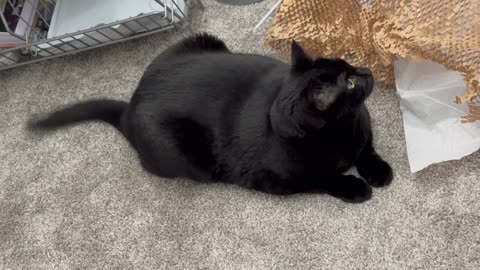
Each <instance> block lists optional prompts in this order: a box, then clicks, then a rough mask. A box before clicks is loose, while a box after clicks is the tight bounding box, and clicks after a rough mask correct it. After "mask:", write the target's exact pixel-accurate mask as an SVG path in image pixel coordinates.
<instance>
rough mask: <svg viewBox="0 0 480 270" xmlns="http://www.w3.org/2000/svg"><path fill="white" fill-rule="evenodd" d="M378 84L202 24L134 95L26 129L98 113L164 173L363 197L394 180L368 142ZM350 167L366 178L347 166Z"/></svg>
mask: <svg viewBox="0 0 480 270" xmlns="http://www.w3.org/2000/svg"><path fill="white" fill-rule="evenodd" d="M372 89H373V77H372V74H371V72H370V70H369V69H367V68H355V67H353V66H351V65H349V64H348V63H347V62H345V61H344V60H341V59H323V58H321V59H316V60H312V59H311V58H310V57H309V56H308V55H307V54H306V53H305V52H304V51H303V49H302V48H301V47H300V46H299V45H298V44H297V43H295V42H293V43H292V65H289V64H286V63H284V62H281V61H279V60H276V59H273V58H269V57H265V56H260V55H251V54H238V53H232V52H230V51H229V50H228V49H227V47H226V46H225V44H224V43H223V42H222V41H221V40H219V39H217V38H216V37H213V36H210V35H208V34H200V35H196V36H194V37H190V38H186V39H184V40H182V41H180V42H179V43H178V44H176V45H174V46H172V47H170V48H168V49H167V50H165V51H164V52H163V53H162V54H160V56H158V57H157V58H156V59H155V60H154V61H153V63H152V64H151V65H150V66H149V67H148V69H147V70H146V72H145V74H144V75H143V77H142V79H141V81H140V83H139V85H138V88H137V90H136V92H135V93H134V95H133V97H132V99H131V101H130V103H126V102H123V101H114V100H91V101H86V102H83V103H79V104H75V105H72V106H70V107H67V108H65V109H62V110H60V111H57V112H55V113H53V114H51V115H50V116H48V117H47V118H45V119H43V120H39V121H33V122H31V123H30V128H32V129H37V130H38V129H54V128H58V127H62V126H65V125H69V124H73V123H78V122H82V121H88V120H101V121H105V122H107V123H110V124H112V125H113V126H115V127H116V128H117V129H118V130H119V131H120V132H121V133H122V134H123V135H124V136H125V137H126V138H127V139H128V140H129V142H130V143H131V144H132V146H133V147H134V148H135V149H136V151H137V152H138V155H139V157H140V160H141V162H142V164H143V166H144V167H145V169H147V170H148V171H149V172H151V173H154V174H156V175H159V176H161V177H168V178H174V177H186V178H190V179H194V180H198V181H221V182H227V183H234V184H238V185H240V186H243V187H247V188H251V189H255V190H259V191H263V192H268V193H273V194H292V193H299V192H326V193H328V194H330V195H332V196H335V197H338V198H341V199H343V200H345V201H348V202H362V201H365V200H367V199H369V198H370V197H371V194H372V189H371V187H370V186H374V187H380V186H384V185H387V184H389V183H390V182H391V180H392V169H391V167H390V166H389V165H388V164H387V163H386V162H385V161H383V160H382V159H381V158H380V157H379V156H378V155H377V154H376V153H375V150H374V147H373V144H372V131H371V127H370V117H369V114H368V111H367V109H366V107H365V105H364V101H365V99H366V98H367V97H368V96H369V95H370V94H371V92H372ZM352 166H356V167H357V169H358V172H359V174H360V175H361V176H362V177H363V178H364V179H365V180H366V182H365V181H364V180H362V179H360V178H358V177H356V176H353V175H343V174H342V173H344V172H345V171H346V170H347V169H349V168H350V167H352ZM367 183H368V184H367Z"/></svg>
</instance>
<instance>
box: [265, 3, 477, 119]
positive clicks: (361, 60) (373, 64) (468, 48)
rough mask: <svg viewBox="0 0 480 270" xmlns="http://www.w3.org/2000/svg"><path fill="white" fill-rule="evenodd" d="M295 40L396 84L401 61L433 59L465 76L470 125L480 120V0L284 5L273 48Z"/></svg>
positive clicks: (463, 98)
mask: <svg viewBox="0 0 480 270" xmlns="http://www.w3.org/2000/svg"><path fill="white" fill-rule="evenodd" d="M293 39H295V40H296V41H297V42H299V43H300V44H302V45H303V46H304V47H305V48H306V50H308V51H309V52H310V53H311V54H313V55H315V56H318V57H319V56H322V57H342V58H346V59H347V60H349V61H350V62H351V63H353V64H354V65H362V66H368V67H370V68H371V69H372V70H373V72H374V74H375V77H376V79H377V81H381V82H385V83H387V84H392V83H393V82H394V75H393V62H394V61H395V59H396V58H397V57H398V56H401V57H405V58H408V59H411V60H417V59H428V60H432V61H434V62H437V63H440V64H443V65H445V66H446V67H447V68H448V69H451V70H457V71H459V72H461V73H462V74H463V75H464V76H465V82H466V83H467V92H466V93H465V95H464V96H461V97H457V98H456V100H455V101H456V102H459V103H468V104H469V107H470V109H471V110H470V115H469V116H467V117H465V119H464V120H465V121H474V120H480V110H479V108H478V107H476V106H478V105H477V104H478V103H476V102H478V100H479V99H478V97H479V96H480V86H479V78H480V0H335V1H321V0H284V1H283V3H282V5H281V6H280V9H279V11H278V13H277V15H276V18H275V22H274V25H273V27H272V29H271V30H270V33H269V36H268V37H267V44H269V45H270V46H272V47H273V48H276V49H279V50H281V51H283V52H284V53H286V54H287V53H288V50H289V46H290V42H291V40H293Z"/></svg>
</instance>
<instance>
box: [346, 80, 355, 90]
mask: <svg viewBox="0 0 480 270" xmlns="http://www.w3.org/2000/svg"><path fill="white" fill-rule="evenodd" d="M354 87H355V81H354V80H353V79H348V80H347V88H348V89H353V88H354Z"/></svg>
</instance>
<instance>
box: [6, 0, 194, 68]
mask: <svg viewBox="0 0 480 270" xmlns="http://www.w3.org/2000/svg"><path fill="white" fill-rule="evenodd" d="M60 1H78V0H56V1H55V0H23V1H19V0H0V70H5V69H9V68H14V67H18V66H22V65H26V64H30V63H35V62H40V61H44V60H48V59H52V58H56V57H60V56H64V55H69V54H74V53H78V52H82V51H86V50H90V49H94V48H98V47H102V46H106V45H110V44H114V43H118V42H122V41H125V40H130V39H135V38H139V37H143V36H147V35H150V34H153V33H157V32H161V31H165V30H168V29H171V28H173V27H174V26H175V25H176V24H179V23H181V22H182V21H184V20H185V19H186V16H187V11H188V4H189V3H188V2H189V1H188V0H151V1H150V3H149V7H150V8H151V11H150V12H146V13H141V14H139V15H136V16H129V17H127V18H125V19H120V20H115V21H113V22H111V23H106V24H97V25H96V26H93V27H89V28H86V29H78V30H77V29H75V31H73V32H70V33H64V34H58V32H59V31H55V29H54V28H55V25H53V24H54V23H55V20H56V17H55V16H56V14H55V12H56V11H57V10H55V9H56V8H58V6H59V4H61V2H60ZM97 1H99V2H100V1H103V0H97ZM110 1H111V0H110ZM2 2H3V4H4V6H3V8H2V6H1V4H2ZM79 2H83V0H82V1H78V2H77V3H79ZM57 25H58V22H57ZM52 32H53V33H52ZM60 32H61V31H60Z"/></svg>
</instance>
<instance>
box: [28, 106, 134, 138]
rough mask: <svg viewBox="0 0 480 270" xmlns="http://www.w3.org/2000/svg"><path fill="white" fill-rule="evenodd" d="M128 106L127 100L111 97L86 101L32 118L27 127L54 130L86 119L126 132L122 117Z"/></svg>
mask: <svg viewBox="0 0 480 270" xmlns="http://www.w3.org/2000/svg"><path fill="white" fill-rule="evenodd" d="M127 106H128V103H127V102H124V101H117V100H109V99H96V100H89V101H84V102H81V103H77V104H73V105H70V106H68V107H65V108H63V109H60V110H57V111H55V112H52V113H51V114H49V115H48V116H46V117H45V118H42V119H34V120H30V121H29V123H28V124H27V128H28V129H30V130H33V131H37V130H38V131H40V130H54V129H58V128H61V127H65V126H70V125H74V124H77V123H80V122H85V121H103V122H106V123H109V124H111V125H113V126H114V127H115V128H117V129H118V130H119V131H120V132H122V133H124V132H123V129H122V121H121V119H122V115H123V113H124V111H125V110H126V108H127Z"/></svg>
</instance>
